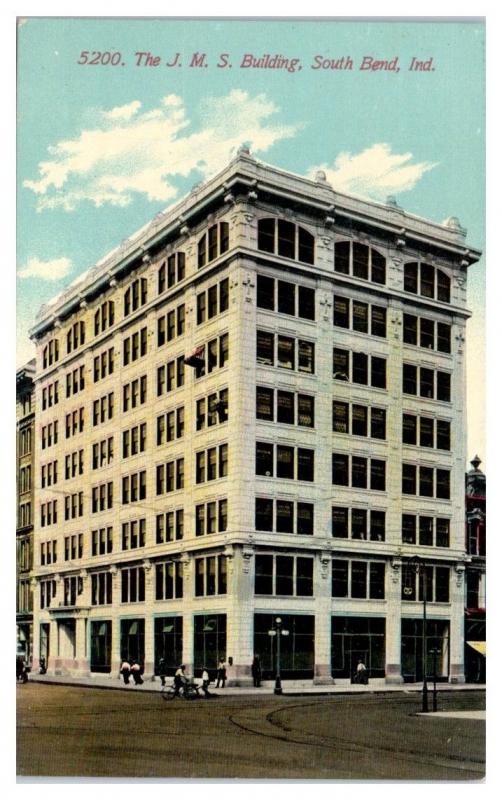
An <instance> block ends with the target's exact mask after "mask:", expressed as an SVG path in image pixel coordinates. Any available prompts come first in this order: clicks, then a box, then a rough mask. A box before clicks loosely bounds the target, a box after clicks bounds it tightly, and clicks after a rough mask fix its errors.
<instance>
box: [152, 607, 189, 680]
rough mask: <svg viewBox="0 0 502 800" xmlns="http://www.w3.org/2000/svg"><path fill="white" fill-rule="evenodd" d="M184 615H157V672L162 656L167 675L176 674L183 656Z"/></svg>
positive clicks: (156, 671) (156, 672)
mask: <svg viewBox="0 0 502 800" xmlns="http://www.w3.org/2000/svg"><path fill="white" fill-rule="evenodd" d="M182 653H183V617H157V619H156V620H155V674H156V675H158V666H159V661H160V659H161V658H163V659H164V662H165V665H166V673H167V675H174V673H175V672H176V669H177V667H179V665H180V664H181V661H182V658H183V655H182Z"/></svg>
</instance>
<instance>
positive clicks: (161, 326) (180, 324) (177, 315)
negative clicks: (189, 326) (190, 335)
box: [157, 303, 185, 347]
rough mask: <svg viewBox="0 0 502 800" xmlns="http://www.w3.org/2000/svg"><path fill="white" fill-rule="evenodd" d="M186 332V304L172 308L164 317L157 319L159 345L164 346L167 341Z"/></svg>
mask: <svg viewBox="0 0 502 800" xmlns="http://www.w3.org/2000/svg"><path fill="white" fill-rule="evenodd" d="M184 333H185V304H184V303H182V304H181V305H179V306H178V307H177V308H172V309H171V310H170V311H168V312H167V314H165V315H164V316H162V317H158V319H157V345H158V347H162V345H164V344H165V343H166V342H172V341H173V339H176V337H177V336H182V335H183V334H184Z"/></svg>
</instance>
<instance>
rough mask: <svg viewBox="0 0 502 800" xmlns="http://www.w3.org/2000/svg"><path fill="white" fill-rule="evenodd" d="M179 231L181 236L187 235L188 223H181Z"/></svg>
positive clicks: (188, 230)
mask: <svg viewBox="0 0 502 800" xmlns="http://www.w3.org/2000/svg"><path fill="white" fill-rule="evenodd" d="M180 233H181V235H182V236H188V234H189V233H190V228H189V227H188V225H182V226H181V228H180Z"/></svg>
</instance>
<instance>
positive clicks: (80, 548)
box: [48, 533, 84, 563]
mask: <svg viewBox="0 0 502 800" xmlns="http://www.w3.org/2000/svg"><path fill="white" fill-rule="evenodd" d="M83 555H84V535H83V533H76V534H73V535H72V536H65V538H64V560H65V561H75V559H77V558H82V556H83ZM55 560H56V559H54V561H55ZM48 563H49V562H48Z"/></svg>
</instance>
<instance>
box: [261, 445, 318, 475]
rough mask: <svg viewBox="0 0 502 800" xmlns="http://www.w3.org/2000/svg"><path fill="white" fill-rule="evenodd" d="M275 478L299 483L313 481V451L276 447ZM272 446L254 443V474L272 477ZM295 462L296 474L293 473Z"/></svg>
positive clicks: (283, 446) (300, 448)
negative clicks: (294, 480) (295, 480)
mask: <svg viewBox="0 0 502 800" xmlns="http://www.w3.org/2000/svg"><path fill="white" fill-rule="evenodd" d="M275 447H276V454H275V456H276V458H275V476H276V477H277V478H285V479H288V480H293V479H294V478H295V477H296V479H297V480H299V481H309V482H313V480H314V451H313V450H307V449H305V448H302V447H298V448H295V447H289V446H287V445H276V446H275ZM273 448H274V445H272V444H268V443H267V442H257V443H256V474H257V475H266V476H267V477H270V476H272V475H274V450H273ZM295 462H296V472H295Z"/></svg>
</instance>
